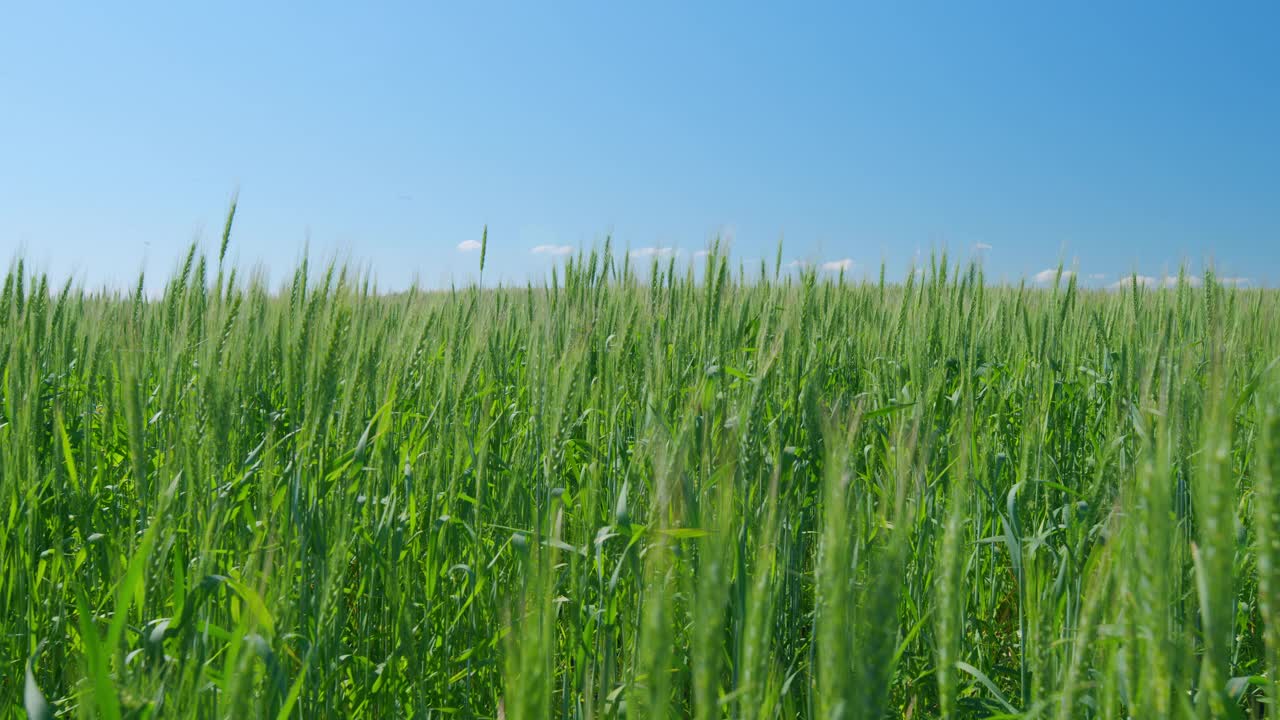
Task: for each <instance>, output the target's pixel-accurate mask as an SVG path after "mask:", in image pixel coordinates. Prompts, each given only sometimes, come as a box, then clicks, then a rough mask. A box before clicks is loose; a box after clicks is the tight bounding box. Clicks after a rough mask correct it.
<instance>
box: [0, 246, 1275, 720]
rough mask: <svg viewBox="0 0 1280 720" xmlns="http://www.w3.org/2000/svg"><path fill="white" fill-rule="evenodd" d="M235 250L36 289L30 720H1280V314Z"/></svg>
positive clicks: (1, 538) (1, 309)
mask: <svg viewBox="0 0 1280 720" xmlns="http://www.w3.org/2000/svg"><path fill="white" fill-rule="evenodd" d="M229 231H230V222H228V232H229ZM227 242H228V238H227V236H226V235H224V237H223V241H222V244H221V247H220V251H219V252H218V253H217V255H216V256H215V255H212V254H210V255H205V254H204V253H203V252H202V251H199V250H198V249H197V248H195V247H194V246H193V248H192V251H191V253H190V255H188V256H187V257H186V259H185V262H182V263H180V264H179V265H178V266H177V268H176V269H175V271H174V272H173V274H172V275H171V276H170V277H169V279H168V281H167V285H166V287H165V290H164V292H163V295H162V296H158V297H156V296H151V295H149V294H146V293H144V292H143V290H142V287H143V285H142V283H141V281H140V282H139V285H138V290H137V292H129V291H90V290H84V289H80V288H79V287H76V286H73V285H71V284H68V285H67V286H65V287H50V286H49V285H48V281H47V280H46V279H45V278H44V277H42V276H41V275H40V274H38V273H31V272H30V270H29V269H28V268H24V266H23V263H22V262H21V261H17V260H15V261H14V262H13V264H12V265H11V267H10V270H9V272H8V274H7V276H6V277H5V280H4V287H3V293H2V294H0V516H2V517H3V518H4V520H5V532H4V533H3V534H0V623H2V624H0V630H2V631H3V632H2V633H0V662H3V666H2V667H0V716H3V717H15V718H17V717H23V716H26V715H29V716H30V717H32V718H40V719H42V720H43V719H45V718H52V717H68V718H70V717H84V718H88V717H101V718H185V717H199V718H248V717H268V718H271V717H274V718H284V717H295V718H328V717H342V718H346V717H363V718H400V717H405V718H497V717H502V718H511V719H513V720H515V719H527V718H538V719H541V718H575V719H577V718H581V719H584V720H587V719H592V718H622V717H626V718H631V719H636V718H686V717H687V718H699V719H706V718H793V717H798V718H851V719H861V718H1015V717H1016V718H1144V719H1145V718H1231V717H1236V718H1254V717H1265V716H1268V715H1272V716H1274V715H1273V714H1272V713H1271V712H1270V710H1269V708H1271V707H1272V703H1273V701H1274V700H1275V698H1276V697H1277V694H1278V693H1280V685H1278V684H1277V680H1278V678H1277V675H1276V672H1275V668H1276V667H1277V655H1278V654H1280V382H1278V381H1277V373H1278V372H1280V370H1277V369H1276V364H1277V358H1280V332H1277V322H1280V295H1277V294H1276V293H1275V292H1272V291H1267V290H1261V289H1236V288H1228V287H1224V286H1223V285H1222V284H1220V283H1218V282H1216V281H1215V279H1214V277H1213V275H1212V273H1211V272H1209V273H1205V274H1203V275H1196V276H1183V277H1182V278H1181V279H1180V280H1179V282H1178V284H1177V285H1176V286H1175V287H1164V288H1158V289H1155V288H1144V287H1140V286H1139V283H1138V282H1137V281H1136V279H1135V280H1134V282H1131V283H1128V284H1127V285H1126V286H1125V287H1122V288H1120V289H1116V290H1085V289H1082V288H1079V287H1077V286H1076V285H1075V283H1074V279H1073V277H1072V276H1071V275H1070V274H1069V273H1064V274H1063V276H1062V277H1061V278H1060V281H1059V282H1058V283H1056V284H1054V285H1052V286H1050V287H1047V288H1032V287H1019V286H1006V285H998V284H995V283H991V282H986V281H984V279H983V276H982V273H981V270H980V268H978V267H976V266H966V265H963V264H956V263H954V262H953V261H949V260H948V259H947V258H946V256H939V257H936V258H935V259H933V260H932V261H930V262H929V263H927V264H926V266H925V267H924V268H922V270H923V272H922V273H920V274H919V275H917V274H915V273H912V274H910V275H908V276H907V278H906V279H905V280H904V281H902V282H896V283H888V282H886V281H884V280H883V279H881V280H880V281H879V282H876V281H875V280H872V281H869V282H861V281H858V282H855V281H852V280H849V279H846V278H844V277H843V276H835V275H830V274H827V275H818V274H815V273H813V272H812V271H805V272H794V271H788V270H786V269H785V268H784V267H782V265H783V264H782V262H781V250H779V260H778V261H776V262H774V261H770V262H767V263H762V264H760V265H754V266H747V267H744V266H742V265H739V264H737V263H735V262H734V261H731V260H729V259H728V258H727V257H726V256H725V255H724V254H723V253H721V252H719V251H718V250H713V251H712V252H711V254H710V255H709V256H707V257H706V258H700V259H698V260H697V261H695V262H694V263H692V264H691V263H689V262H687V261H676V260H674V259H670V260H668V259H663V260H661V261H660V262H657V263H652V264H650V263H649V262H646V263H644V264H642V265H639V266H637V265H636V264H635V263H633V262H632V261H631V260H629V259H628V256H627V255H626V253H625V252H621V251H617V250H616V249H614V250H611V249H610V248H609V247H608V245H604V246H602V247H600V248H598V249H597V250H595V251H584V252H582V253H580V254H579V255H578V256H576V257H574V258H573V259H571V260H569V261H568V262H567V264H565V265H563V266H561V267H560V268H559V269H558V270H556V271H555V272H554V273H553V274H551V275H550V276H549V277H548V278H547V279H546V281H545V282H541V283H538V284H535V285H529V286H522V287H505V288H496V289H494V288H490V289H484V288H483V287H482V286H479V285H473V286H467V287H459V288H456V289H453V290H445V291H425V290H416V291H408V292H401V293H393V294H389V293H382V292H379V291H377V290H376V289H375V287H373V283H372V280H371V279H370V277H369V274H368V273H367V272H365V271H361V270H357V269H352V268H351V267H349V266H343V265H340V264H330V265H328V266H323V265H317V264H315V263H308V262H307V261H305V260H302V261H300V262H299V266H298V267H297V268H296V271H295V272H294V274H293V279H292V281H291V282H288V283H284V284H277V285H275V286H269V285H268V284H267V283H266V282H265V281H264V280H263V279H262V277H261V275H256V276H245V275H244V274H243V273H241V274H237V273H236V272H235V271H233V269H232V267H231V266H230V264H229V263H226V262H224V259H223V258H224V257H225V252H226V249H227ZM481 270H483V261H482V264H481ZM882 278H883V274H882Z"/></svg>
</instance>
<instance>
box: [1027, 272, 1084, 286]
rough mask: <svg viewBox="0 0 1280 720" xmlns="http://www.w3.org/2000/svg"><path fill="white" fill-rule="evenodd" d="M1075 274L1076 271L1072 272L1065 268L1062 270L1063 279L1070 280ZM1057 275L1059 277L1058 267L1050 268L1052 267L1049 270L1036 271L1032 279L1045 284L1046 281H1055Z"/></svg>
mask: <svg viewBox="0 0 1280 720" xmlns="http://www.w3.org/2000/svg"><path fill="white" fill-rule="evenodd" d="M1073 275H1075V273H1074V272H1071V271H1070V270H1063V271H1062V279H1063V280H1070V279H1071V277H1072V276H1073ZM1057 277H1058V269H1057V268H1050V269H1048V270H1041V271H1040V272H1038V273H1036V274H1035V275H1032V276H1031V279H1032V280H1035V281H1036V282H1038V283H1040V284H1041V285H1043V284H1045V283H1051V282H1053V281H1054V280H1055V279H1056V278H1057Z"/></svg>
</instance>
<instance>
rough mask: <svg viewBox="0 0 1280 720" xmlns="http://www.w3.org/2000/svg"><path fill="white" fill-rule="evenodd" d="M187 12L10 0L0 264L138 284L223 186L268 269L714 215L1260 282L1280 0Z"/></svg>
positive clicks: (519, 271)
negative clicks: (1208, 266) (1203, 271)
mask: <svg viewBox="0 0 1280 720" xmlns="http://www.w3.org/2000/svg"><path fill="white" fill-rule="evenodd" d="M195 5H196V4H194V3H163V4H162V3H142V2H137V3H123V4H115V3H96V2H95V3H73V2H66V3H62V2H58V3H37V2H21V3H18V2H14V3H6V5H5V8H4V11H3V13H2V19H0V254H3V255H7V256H10V257H12V256H15V255H17V254H22V255H24V256H25V257H26V258H27V259H28V261H29V262H34V263H35V264H36V265H37V266H39V267H41V268H44V269H47V270H48V271H50V272H51V273H52V274H53V275H55V276H59V277H65V276H66V274H67V273H75V274H76V275H77V277H79V278H81V279H82V280H83V281H84V283H85V284H86V285H87V286H90V287H94V286H99V285H102V284H113V283H126V284H127V283H129V282H130V281H132V280H134V279H136V276H137V272H138V270H139V269H140V268H143V267H146V268H147V269H148V272H149V273H151V274H153V275H155V276H157V279H158V277H159V276H161V275H164V274H166V273H168V272H169V270H170V269H171V268H172V267H173V266H174V265H175V264H176V262H177V261H178V260H179V258H180V256H181V254H182V252H183V250H184V248H185V247H186V246H187V244H189V243H190V242H191V241H192V240H193V239H198V240H200V241H201V243H202V245H203V246H204V247H205V248H206V249H207V250H211V251H213V252H216V249H217V248H216V245H217V237H218V235H219V233H220V230H221V225H222V220H223V215H224V213H225V209H226V204H227V202H228V200H229V198H230V196H231V194H232V192H233V191H234V190H235V189H236V188H239V191H240V203H241V205H240V214H239V216H238V218H237V228H236V232H235V235H234V238H233V243H232V250H231V254H232V255H233V256H234V257H235V258H236V259H237V261H238V263H239V264H240V265H242V266H246V267H249V266H252V265H255V264H257V263H262V264H263V265H265V266H266V267H267V268H269V269H270V272H271V276H272V278H273V279H280V278H282V277H283V276H284V275H285V273H286V272H287V271H288V270H289V268H291V267H292V265H293V263H294V261H295V260H296V258H297V257H298V256H299V254H300V252H301V251H302V248H303V247H304V245H306V244H307V243H308V242H309V245H310V248H311V254H312V256H313V257H320V258H321V259H323V258H324V257H329V256H333V255H334V254H338V255H340V256H342V257H349V258H351V259H353V260H356V261H359V262H362V263H366V264H367V265H368V266H369V267H370V268H372V270H373V271H374V273H375V275H376V277H377V279H378V281H379V284H380V285H381V286H383V287H387V288H391V287H401V286H404V285H406V284H408V283H409V282H410V281H411V279H412V278H413V277H415V276H417V277H420V278H421V281H422V283H423V284H425V285H440V284H442V283H444V284H447V283H448V282H450V280H451V279H456V280H457V281H458V282H465V281H466V280H467V279H468V278H469V277H471V276H472V275H473V274H474V269H475V266H476V264H477V257H476V253H474V252H468V251H465V250H460V249H459V248H458V246H459V244H460V243H465V242H466V241H468V240H475V239H478V238H479V235H480V230H481V227H482V226H484V225H485V224H486V223H487V224H488V226H489V237H490V247H489V270H487V272H486V281H489V280H492V279H497V278H501V279H503V280H505V281H508V282H511V281H514V282H520V283H523V282H524V281H525V280H526V279H533V280H535V281H536V280H538V279H540V278H542V277H544V276H545V275H546V274H547V273H549V269H550V267H551V266H552V264H553V263H556V262H562V261H563V257H562V256H556V255H555V254H554V253H553V252H538V253H535V252H533V251H532V249H533V248H535V247H538V246H543V247H542V248H541V249H542V250H544V251H545V250H555V249H556V248H558V247H559V246H569V247H573V248H577V247H580V246H590V245H592V244H595V243H598V242H601V241H602V240H603V238H604V236H605V235H606V234H609V233H612V235H613V237H614V238H615V242H617V243H618V244H620V245H622V246H627V247H630V248H631V249H632V250H635V251H641V249H642V248H653V247H666V248H672V247H675V248H679V249H681V250H682V251H683V253H682V255H683V257H685V258H689V257H692V254H693V252H694V251H696V250H698V249H699V248H702V247H704V246H705V245H706V243H707V242H708V240H709V239H711V238H712V237H714V236H715V235H716V234H717V233H720V234H723V235H725V236H726V237H729V238H731V241H732V247H733V253H734V256H736V257H738V258H741V259H744V260H747V261H753V259H754V258H759V257H762V256H763V257H766V258H769V259H770V264H772V258H773V257H774V254H775V249H776V246H777V242H778V239H779V237H784V238H785V254H786V259H787V260H788V261H790V260H796V259H799V260H804V261H810V262H816V263H833V262H838V261H842V260H846V259H847V260H849V261H851V263H852V264H853V269H852V272H853V273H854V274H859V273H861V272H863V271H870V272H875V270H876V269H878V267H879V265H880V263H881V262H882V261H884V262H886V263H887V264H888V266H889V270H890V272H891V274H895V275H897V276H901V275H902V274H903V273H905V272H906V269H907V267H908V266H909V264H910V263H911V261H912V258H913V257H915V256H917V255H918V254H923V255H924V256H926V257H927V256H928V254H929V253H930V252H931V251H932V250H935V249H943V248H945V249H947V250H949V251H950V252H951V254H952V256H953V257H958V258H962V259H964V258H968V257H970V256H976V255H982V256H984V260H983V261H984V262H985V264H986V267H987V269H988V272H989V274H990V275H992V276H994V277H995V278H996V279H1000V278H1004V279H1008V280H1011V281H1016V280H1018V279H1021V278H1024V277H1025V278H1033V277H1034V276H1035V275H1036V274H1037V273H1038V272H1040V271H1042V270H1044V269H1046V268H1049V267H1053V266H1056V264H1057V263H1058V262H1059V261H1063V262H1065V263H1066V264H1067V265H1068V266H1069V267H1075V268H1077V269H1078V270H1079V272H1080V274H1081V277H1082V279H1084V278H1086V277H1087V278H1089V281H1090V282H1093V283H1097V284H1105V283H1109V282H1112V281H1114V280H1115V279H1116V278H1117V277H1118V276H1121V275H1124V274H1128V273H1131V272H1135V271H1136V272H1138V273H1141V274H1143V275H1149V276H1152V277H1155V278H1159V277H1160V276H1162V275H1164V274H1165V273H1166V272H1176V269H1177V267H1178V266H1179V265H1180V264H1181V263H1184V262H1187V263H1190V264H1191V265H1192V266H1193V269H1197V270H1198V269H1199V268H1201V267H1203V266H1204V264H1205V263H1206V262H1213V263H1215V264H1216V266H1217V267H1218V268H1219V272H1220V274H1222V275H1226V276H1231V277H1241V278H1249V279H1250V280H1251V281H1253V282H1254V283H1258V284H1271V285H1275V284H1280V42H1278V41H1277V32H1278V29H1280V3H1276V2H1274V1H1270V2H1258V3H1247V2H1239V3H1205V2H1196V3H1183V2H1122V3H1114V2H1070V3H1067V2H1061V3H1047V2H1007V3H1000V4H993V3H985V2H947V3H943V2H917V3H909V4H908V3H888V2H877V3H866V4H862V3H858V4H855V3H832V4H808V3H772V4H771V7H767V8H766V7H757V6H754V5H752V4H743V3H727V2H725V3H720V2H678V3H665V2H643V3H625V4H624V3H603V2H572V1H566V2H551V3H524V4H520V5H515V4H510V5H508V4H499V3H480V2H476V3H450V4H447V5H446V4H436V3H431V4H427V3H405V4H390V3H386V4H383V3H376V4H375V3H360V2H343V3H336V4H327V3H326V4H321V3H295V4H292V6H293V7H292V9H286V8H285V7H284V5H283V4H279V5H277V4H275V3H256V2H255V3H233V2H221V3H201V4H199V7H198V8H197V7H195ZM268 5H270V7H268ZM375 5H376V7H377V9H371V8H373V7H374V6H375ZM1092 276H1102V277H1092Z"/></svg>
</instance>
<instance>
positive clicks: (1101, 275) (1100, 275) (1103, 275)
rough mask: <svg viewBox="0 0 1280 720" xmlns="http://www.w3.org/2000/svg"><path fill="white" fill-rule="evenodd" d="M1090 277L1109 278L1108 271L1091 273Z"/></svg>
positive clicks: (1094, 278)
mask: <svg viewBox="0 0 1280 720" xmlns="http://www.w3.org/2000/svg"><path fill="white" fill-rule="evenodd" d="M1089 279H1090V280H1106V279H1107V274H1106V273H1091V274H1090V275H1089Z"/></svg>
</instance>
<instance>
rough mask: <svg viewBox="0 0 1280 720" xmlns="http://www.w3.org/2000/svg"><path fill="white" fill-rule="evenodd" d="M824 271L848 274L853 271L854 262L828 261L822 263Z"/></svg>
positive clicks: (843, 259) (846, 260)
mask: <svg viewBox="0 0 1280 720" xmlns="http://www.w3.org/2000/svg"><path fill="white" fill-rule="evenodd" d="M822 269H823V270H826V271H827V272H848V271H849V270H852V269H853V260H850V259H849V258H842V259H840V260H828V261H827V262H824V263H822Z"/></svg>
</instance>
